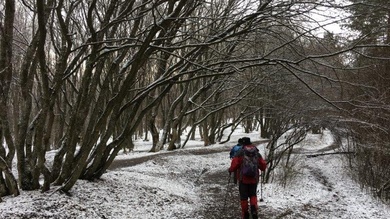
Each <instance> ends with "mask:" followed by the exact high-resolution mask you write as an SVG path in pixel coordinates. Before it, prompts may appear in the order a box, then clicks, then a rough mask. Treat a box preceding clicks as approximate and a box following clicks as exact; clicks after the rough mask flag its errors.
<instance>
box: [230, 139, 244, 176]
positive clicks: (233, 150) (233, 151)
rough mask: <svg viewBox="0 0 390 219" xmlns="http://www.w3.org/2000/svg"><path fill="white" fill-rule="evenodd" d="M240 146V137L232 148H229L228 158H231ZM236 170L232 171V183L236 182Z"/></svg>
mask: <svg viewBox="0 0 390 219" xmlns="http://www.w3.org/2000/svg"><path fill="white" fill-rule="evenodd" d="M241 147H242V138H240V139H238V142H237V144H236V145H234V146H233V147H232V149H230V159H233V157H234V156H235V155H236V154H237V152H238V151H240V150H241ZM237 171H238V170H236V171H234V172H233V183H234V184H237Z"/></svg>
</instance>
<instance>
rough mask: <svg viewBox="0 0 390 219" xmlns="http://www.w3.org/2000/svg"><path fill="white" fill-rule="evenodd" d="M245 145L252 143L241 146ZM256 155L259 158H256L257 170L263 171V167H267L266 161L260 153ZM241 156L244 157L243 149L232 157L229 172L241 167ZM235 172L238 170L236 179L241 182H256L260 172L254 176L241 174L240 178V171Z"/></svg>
mask: <svg viewBox="0 0 390 219" xmlns="http://www.w3.org/2000/svg"><path fill="white" fill-rule="evenodd" d="M247 146H253V145H245V146H243V147H247ZM258 157H259V158H258V165H257V166H258V168H259V170H261V171H265V169H266V168H267V162H266V161H265V160H264V159H263V157H262V156H261V155H260V153H259V154H258ZM243 158H244V151H243V150H240V151H238V152H237V154H236V155H235V156H234V157H233V159H232V162H231V164H230V168H229V172H234V171H236V170H239V169H240V167H241V164H242V161H243ZM237 172H238V174H237V180H240V181H242V183H245V184H257V183H258V182H259V176H260V174H257V176H256V177H246V176H243V177H242V179H241V178H240V171H237Z"/></svg>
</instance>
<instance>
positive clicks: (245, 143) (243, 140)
mask: <svg viewBox="0 0 390 219" xmlns="http://www.w3.org/2000/svg"><path fill="white" fill-rule="evenodd" d="M241 140H242V145H248V144H252V142H251V139H250V138H248V137H243V138H241Z"/></svg>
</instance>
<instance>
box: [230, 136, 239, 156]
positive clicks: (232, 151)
mask: <svg viewBox="0 0 390 219" xmlns="http://www.w3.org/2000/svg"><path fill="white" fill-rule="evenodd" d="M241 147H242V138H240V139H238V142H237V144H236V145H234V146H233V147H232V149H230V154H229V155H230V159H233V157H234V156H235V155H236V153H237V152H238V151H239V150H241Z"/></svg>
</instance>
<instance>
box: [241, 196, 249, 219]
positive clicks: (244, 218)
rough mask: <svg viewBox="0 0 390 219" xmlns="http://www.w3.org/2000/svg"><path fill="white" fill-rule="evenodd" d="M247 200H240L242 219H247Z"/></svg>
mask: <svg viewBox="0 0 390 219" xmlns="http://www.w3.org/2000/svg"><path fill="white" fill-rule="evenodd" d="M248 210H249V207H248V200H241V217H242V219H249V211H248Z"/></svg>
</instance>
